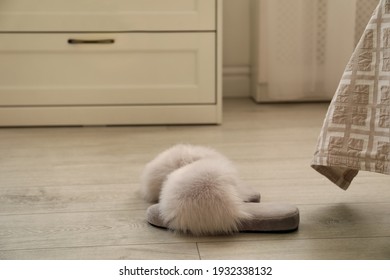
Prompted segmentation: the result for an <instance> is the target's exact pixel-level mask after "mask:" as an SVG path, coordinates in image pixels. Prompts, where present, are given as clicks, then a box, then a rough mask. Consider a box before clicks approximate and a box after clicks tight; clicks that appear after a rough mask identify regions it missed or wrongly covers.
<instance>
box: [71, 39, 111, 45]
mask: <svg viewBox="0 0 390 280" xmlns="http://www.w3.org/2000/svg"><path fill="white" fill-rule="evenodd" d="M114 43H115V40H114V39H100V40H99V39H98V40H86V39H68V44H71V45H78V44H114Z"/></svg>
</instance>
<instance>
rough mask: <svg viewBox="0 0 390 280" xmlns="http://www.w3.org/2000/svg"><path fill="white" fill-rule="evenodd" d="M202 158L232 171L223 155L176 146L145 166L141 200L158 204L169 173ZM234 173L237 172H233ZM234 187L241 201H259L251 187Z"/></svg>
mask: <svg viewBox="0 0 390 280" xmlns="http://www.w3.org/2000/svg"><path fill="white" fill-rule="evenodd" d="M204 158H211V159H216V160H217V161H219V162H227V163H229V164H230V165H231V167H230V169H233V164H232V163H231V162H230V161H229V160H228V159H227V158H226V157H225V156H224V155H222V154H220V153H218V152H217V151H215V150H213V149H211V148H208V147H203V146H195V145H188V144H178V145H175V146H173V147H171V148H169V149H167V150H165V151H163V152H162V153H160V154H159V155H157V156H156V157H155V158H154V159H153V160H152V161H150V162H149V163H148V164H147V165H146V166H145V168H144V170H143V172H142V175H141V189H140V191H141V194H142V196H143V198H144V199H145V200H146V201H148V202H152V203H156V202H158V201H159V197H160V193H161V189H162V186H163V183H164V182H165V181H166V179H167V177H168V175H169V174H170V173H172V172H173V171H175V170H177V169H179V168H181V167H183V166H186V165H188V164H191V163H193V162H195V161H198V160H200V159H204ZM235 173H237V172H236V171H235ZM235 177H236V178H237V179H235V180H239V179H238V174H235ZM236 186H237V188H238V195H239V196H240V197H241V199H242V200H243V201H247V202H259V201H260V194H259V193H258V192H257V191H255V190H253V189H252V188H251V187H249V186H246V185H244V184H243V183H242V182H239V183H237V184H236Z"/></svg>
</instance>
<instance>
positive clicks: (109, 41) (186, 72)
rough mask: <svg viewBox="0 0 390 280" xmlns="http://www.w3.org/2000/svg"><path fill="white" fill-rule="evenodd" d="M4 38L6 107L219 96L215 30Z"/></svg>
mask: <svg viewBox="0 0 390 280" xmlns="http://www.w3.org/2000/svg"><path fill="white" fill-rule="evenodd" d="M69 40H73V41H69ZM0 42H1V44H0V61H1V64H0V106H42V105H44V106H50V105H103V104H104V105H123V104H131V105H136V104H215V103H216V84H215V83H216V56H215V49H216V47H215V34H214V33H127V34H125V33H119V34H118V33H110V34H104V33H103V34H76V33H75V34H72V33H69V34H0Z"/></svg>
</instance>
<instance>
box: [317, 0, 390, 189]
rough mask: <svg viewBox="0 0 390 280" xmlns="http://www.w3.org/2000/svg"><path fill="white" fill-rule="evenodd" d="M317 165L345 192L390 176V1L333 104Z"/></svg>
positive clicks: (385, 1) (383, 4)
mask: <svg viewBox="0 0 390 280" xmlns="http://www.w3.org/2000/svg"><path fill="white" fill-rule="evenodd" d="M311 166H312V167H313V168H314V169H315V170H317V171H318V172H320V173H321V174H323V175H324V176H326V177H327V178H329V179H330V180H331V181H332V182H333V183H335V184H336V185H338V186H339V187H340V188H342V189H345V190H346V189H347V188H348V187H349V185H350V184H351V182H352V180H353V178H354V177H355V176H356V175H357V174H358V172H359V171H360V170H362V171H371V172H377V173H383V174H390V0H381V1H380V3H379V5H378V7H377V9H376V10H375V12H374V14H373V16H372V17H371V20H370V21H369V23H368V25H367V27H366V29H365V31H364V33H363V36H362V38H361V39H360V41H359V43H358V45H357V47H356V49H355V51H354V53H353V54H352V57H351V59H350V61H349V63H348V65H347V67H346V68H345V71H344V74H343V76H342V78H341V81H340V84H339V86H338V89H337V91H336V94H335V95H334V97H333V100H332V102H331V104H330V106H329V109H328V113H327V115H326V117H325V121H324V124H323V127H322V130H321V133H320V136H319V140H318V143H317V148H316V152H315V154H314V158H313V161H312V164H311Z"/></svg>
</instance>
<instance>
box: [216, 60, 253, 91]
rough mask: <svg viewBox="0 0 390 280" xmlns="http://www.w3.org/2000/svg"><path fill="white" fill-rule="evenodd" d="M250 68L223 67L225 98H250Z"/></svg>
mask: <svg viewBox="0 0 390 280" xmlns="http://www.w3.org/2000/svg"><path fill="white" fill-rule="evenodd" d="M250 88H251V68H250V66H224V67H223V97H224V98H226V97H250Z"/></svg>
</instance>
